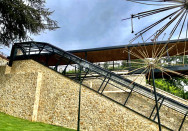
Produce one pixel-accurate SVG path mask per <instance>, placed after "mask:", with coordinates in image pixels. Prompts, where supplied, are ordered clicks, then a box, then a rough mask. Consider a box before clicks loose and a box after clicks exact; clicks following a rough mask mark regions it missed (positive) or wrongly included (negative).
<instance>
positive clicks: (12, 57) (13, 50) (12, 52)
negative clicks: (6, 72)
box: [8, 45, 16, 66]
mask: <svg viewBox="0 0 188 131" xmlns="http://www.w3.org/2000/svg"><path fill="white" fill-rule="evenodd" d="M15 55H16V47H15V45H13V46H12V50H11V54H10V61H9V64H8V65H9V66H12V63H13V61H14V57H15Z"/></svg>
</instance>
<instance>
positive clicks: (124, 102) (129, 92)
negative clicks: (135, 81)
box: [123, 85, 135, 105]
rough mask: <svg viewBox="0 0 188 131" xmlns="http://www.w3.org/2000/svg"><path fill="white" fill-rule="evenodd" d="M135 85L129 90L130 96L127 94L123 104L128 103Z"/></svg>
mask: <svg viewBox="0 0 188 131" xmlns="http://www.w3.org/2000/svg"><path fill="white" fill-rule="evenodd" d="M134 87H135V85H134V86H133V87H132V89H131V91H130V92H129V94H128V96H127V99H126V100H125V102H124V104H123V105H125V104H126V103H127V101H128V99H129V97H130V96H131V93H132V91H133V89H134Z"/></svg>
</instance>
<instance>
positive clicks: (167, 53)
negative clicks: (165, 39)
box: [166, 44, 170, 62]
mask: <svg viewBox="0 0 188 131" xmlns="http://www.w3.org/2000/svg"><path fill="white" fill-rule="evenodd" d="M166 55H167V57H168V59H167V61H168V62H170V55H169V52H168V44H167V45H166Z"/></svg>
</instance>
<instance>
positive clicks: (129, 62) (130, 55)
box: [128, 47, 131, 67]
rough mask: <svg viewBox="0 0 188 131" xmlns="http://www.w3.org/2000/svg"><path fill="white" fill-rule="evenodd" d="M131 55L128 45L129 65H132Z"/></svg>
mask: <svg viewBox="0 0 188 131" xmlns="http://www.w3.org/2000/svg"><path fill="white" fill-rule="evenodd" d="M130 62H131V55H130V48H129V47H128V65H129V67H131V63H130Z"/></svg>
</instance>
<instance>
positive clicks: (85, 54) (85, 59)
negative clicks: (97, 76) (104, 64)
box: [85, 52, 87, 60]
mask: <svg viewBox="0 0 188 131" xmlns="http://www.w3.org/2000/svg"><path fill="white" fill-rule="evenodd" d="M85 60H87V52H85Z"/></svg>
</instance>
